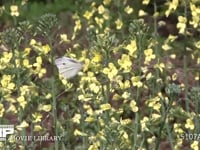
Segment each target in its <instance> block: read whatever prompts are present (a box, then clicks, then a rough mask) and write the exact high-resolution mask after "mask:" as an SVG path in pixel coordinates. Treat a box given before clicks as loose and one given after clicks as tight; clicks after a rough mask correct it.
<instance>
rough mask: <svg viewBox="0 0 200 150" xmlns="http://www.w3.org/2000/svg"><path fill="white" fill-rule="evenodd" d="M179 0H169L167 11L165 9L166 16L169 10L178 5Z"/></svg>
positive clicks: (174, 8)
mask: <svg viewBox="0 0 200 150" xmlns="http://www.w3.org/2000/svg"><path fill="white" fill-rule="evenodd" d="M178 3H179V0H172V1H170V2H169V3H168V4H169V8H168V10H167V11H165V15H166V17H168V16H169V14H170V13H171V11H174V10H176V8H177V6H178Z"/></svg>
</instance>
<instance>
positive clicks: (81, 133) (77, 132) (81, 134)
mask: <svg viewBox="0 0 200 150" xmlns="http://www.w3.org/2000/svg"><path fill="white" fill-rule="evenodd" d="M74 135H75V136H87V133H84V132H81V131H79V130H78V129H75V131H74Z"/></svg>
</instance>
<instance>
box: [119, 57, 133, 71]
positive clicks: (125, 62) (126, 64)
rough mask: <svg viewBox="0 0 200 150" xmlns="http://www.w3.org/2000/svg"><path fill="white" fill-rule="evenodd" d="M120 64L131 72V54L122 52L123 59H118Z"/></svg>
mask: <svg viewBox="0 0 200 150" xmlns="http://www.w3.org/2000/svg"><path fill="white" fill-rule="evenodd" d="M118 64H119V65H120V67H121V68H122V69H124V72H130V71H131V65H132V62H131V60H130V56H129V55H126V54H122V57H121V59H119V60H118Z"/></svg>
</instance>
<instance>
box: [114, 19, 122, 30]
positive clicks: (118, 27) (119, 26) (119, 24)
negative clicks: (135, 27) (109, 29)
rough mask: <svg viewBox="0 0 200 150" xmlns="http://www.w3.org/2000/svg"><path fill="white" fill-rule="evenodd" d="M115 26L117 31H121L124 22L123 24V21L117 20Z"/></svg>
mask: <svg viewBox="0 0 200 150" xmlns="http://www.w3.org/2000/svg"><path fill="white" fill-rule="evenodd" d="M115 24H116V28H117V30H120V29H121V28H122V26H123V22H122V20H121V19H117V20H116V21H115Z"/></svg>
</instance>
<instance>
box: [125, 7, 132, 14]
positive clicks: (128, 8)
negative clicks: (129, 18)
mask: <svg viewBox="0 0 200 150" xmlns="http://www.w3.org/2000/svg"><path fill="white" fill-rule="evenodd" d="M124 11H125V12H126V13H127V14H131V13H132V12H133V8H131V7H130V6H129V5H128V6H126V7H125V9H124Z"/></svg>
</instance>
